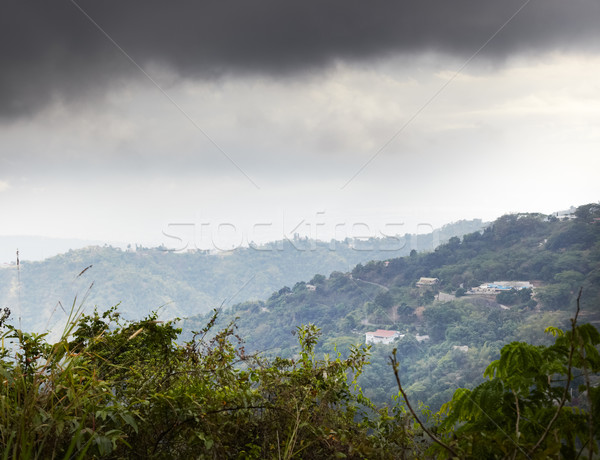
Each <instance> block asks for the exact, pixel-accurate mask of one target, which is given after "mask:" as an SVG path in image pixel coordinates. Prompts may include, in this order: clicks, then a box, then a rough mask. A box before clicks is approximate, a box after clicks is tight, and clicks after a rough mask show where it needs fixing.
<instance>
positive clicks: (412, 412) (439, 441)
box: [390, 348, 458, 457]
mask: <svg viewBox="0 0 600 460" xmlns="http://www.w3.org/2000/svg"><path fill="white" fill-rule="evenodd" d="M390 361H391V363H392V367H393V368H394V376H395V377H396V383H397V384H398V389H399V390H400V393H401V394H402V398H404V402H405V403H406V406H407V407H408V410H409V411H410V413H411V414H412V416H413V417H414V418H415V420H416V421H417V423H418V424H419V425H420V426H421V428H422V429H423V431H424V432H425V433H427V436H429V437H430V438H431V439H432V440H433V442H435V443H436V444H439V445H440V446H442V447H443V448H444V449H446V450H447V451H448V452H450V453H451V454H452V456H453V457H458V454H457V453H456V452H455V451H454V449H452V447H450V446H449V445H448V444H446V443H445V442H444V441H442V440H441V439H440V438H438V437H437V436H436V435H435V434H433V433H432V432H431V431H430V430H429V429H428V428H427V427H426V426H425V425H424V424H423V422H421V420H420V419H419V417H418V416H417V413H416V412H415V410H414V409H413V407H412V406H411V404H410V402H409V401H408V396H407V395H406V393H405V392H404V389H403V388H402V384H401V383H400V375H399V374H398V365H399V363H398V360H397V359H396V349H395V348H394V351H393V352H392V356H390Z"/></svg>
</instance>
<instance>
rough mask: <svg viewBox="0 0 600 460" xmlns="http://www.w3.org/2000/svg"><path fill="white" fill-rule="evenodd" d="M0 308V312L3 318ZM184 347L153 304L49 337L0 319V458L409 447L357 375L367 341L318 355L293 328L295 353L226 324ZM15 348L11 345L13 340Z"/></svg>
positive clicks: (410, 436)
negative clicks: (266, 348)
mask: <svg viewBox="0 0 600 460" xmlns="http://www.w3.org/2000/svg"><path fill="white" fill-rule="evenodd" d="M6 316H7V315H5V316H4V317H3V318H2V320H3V322H4V320H6ZM214 322H215V316H213V317H212V319H211V321H209V323H208V324H207V325H206V326H205V327H204V328H203V329H202V330H201V331H199V332H198V333H195V335H194V338H193V339H192V340H191V341H189V342H187V343H185V344H184V345H182V346H178V345H177V344H176V343H175V341H174V339H175V338H176V337H177V335H178V333H179V332H180V330H178V329H177V328H175V327H174V325H173V323H171V322H167V323H162V322H160V321H157V320H156V316H155V315H151V316H149V317H148V318H146V319H144V320H142V321H137V322H124V321H122V320H121V319H120V317H119V314H118V312H117V311H116V310H115V309H110V310H108V311H106V312H104V313H102V314H99V313H98V312H95V313H94V314H92V315H89V316H81V317H78V318H76V319H75V320H74V321H72V322H71V323H70V326H69V328H68V329H67V330H66V331H65V334H64V335H63V336H62V337H61V338H60V339H59V340H58V341H57V342H56V343H54V344H48V343H47V342H46V341H45V337H44V336H43V335H31V334H26V333H23V332H22V331H20V330H18V329H16V328H14V327H12V326H10V325H6V324H3V329H4V331H3V334H2V339H3V342H7V343H8V342H12V347H8V348H3V351H2V356H1V359H0V374H1V375H0V450H1V452H2V453H3V455H4V458H14V459H23V458H42V459H45V458H65V459H66V458H181V459H187V458H242V459H243V458H248V459H250V458H253V459H254V458H311V459H320V458H389V453H390V452H395V453H400V454H402V455H404V454H406V455H409V454H410V455H413V454H414V455H416V454H417V452H419V449H420V448H419V447H418V446H417V445H416V444H415V440H416V439H418V438H419V434H418V433H415V428H414V427H413V425H412V423H411V422H410V420H408V418H407V417H406V415H405V413H404V411H403V410H402V409H401V408H397V409H396V410H395V411H393V412H391V413H390V414H389V415H388V412H387V411H385V410H384V411H377V410H375V408H374V407H373V405H372V404H371V403H370V401H369V400H368V399H367V398H365V397H364V396H363V395H362V393H361V391H360V388H358V387H357V386H356V381H355V378H356V377H357V376H358V375H360V373H361V371H362V369H363V368H364V366H365V365H366V364H367V358H368V350H367V349H366V348H365V347H354V348H352V349H351V350H350V353H349V356H348V357H347V358H342V357H341V356H339V355H337V356H335V357H329V356H325V357H323V358H318V357H317V356H316V354H315V352H314V347H315V344H316V343H317V339H318V336H319V330H318V328H316V327H315V326H314V325H307V326H302V327H299V328H298V329H297V333H298V339H299V344H300V348H299V350H298V355H297V357H296V358H294V359H282V358H276V359H274V360H273V361H267V360H264V359H259V358H257V357H256V356H252V355H248V354H246V353H245V351H244V348H243V347H242V346H239V345H240V344H239V341H238V338H237V337H236V334H235V328H234V326H233V325H230V326H228V327H226V328H224V329H222V330H220V331H218V332H216V333H215V334H214V336H213V337H212V338H211V339H207V338H206V335H207V333H208V332H210V331H211V330H212V328H213V326H214ZM11 350H12V351H11Z"/></svg>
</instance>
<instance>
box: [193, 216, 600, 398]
mask: <svg viewBox="0 0 600 460" xmlns="http://www.w3.org/2000/svg"><path fill="white" fill-rule="evenodd" d="M423 277H426V278H428V279H427V280H424V281H423V280H422V282H421V283H418V284H417V282H418V281H419V280H420V279H421V278H423ZM499 280H507V281H528V282H529V281H531V282H533V285H534V286H535V288H534V289H533V291H532V290H531V289H524V290H514V291H505V292H498V293H491V294H477V295H473V294H470V293H469V289H470V288H472V287H476V286H479V285H481V284H482V283H491V282H494V281H499ZM580 287H582V288H583V296H582V307H583V312H582V314H581V315H580V319H581V320H582V321H590V322H596V323H597V324H600V321H599V320H600V309H599V308H598V307H599V305H600V206H599V205H596V204H590V205H585V206H580V207H579V208H577V210H576V211H575V212H574V213H573V214H572V215H568V216H563V217H562V218H557V217H556V216H545V215H542V214H513V215H507V216H503V217H501V218H499V219H497V220H496V221H495V222H493V223H492V224H491V225H490V226H489V227H488V228H486V229H485V231H483V232H473V233H470V234H466V235H464V236H463V237H462V238H458V237H453V238H451V239H450V240H449V241H448V243H446V244H443V245H441V246H439V247H438V248H436V249H435V250H434V251H431V252H426V253H421V254H416V253H412V254H411V255H410V256H408V257H400V258H394V259H387V260H380V261H371V262H368V263H366V264H362V263H359V264H358V265H356V266H355V267H354V268H353V269H352V270H351V271H349V272H342V271H337V272H334V273H331V275H330V276H328V277H325V276H322V275H316V276H314V277H313V278H312V279H310V280H309V281H308V283H305V282H298V283H295V284H289V285H288V286H282V287H280V288H279V289H278V290H276V291H275V292H273V293H272V295H271V296H270V297H269V298H268V299H267V300H266V301H255V302H245V303H240V304H238V305H235V306H233V307H231V308H229V309H224V310H223V311H222V312H221V314H220V320H219V321H220V324H227V323H228V322H230V321H233V320H234V319H235V318H237V320H235V321H236V324H237V326H238V334H239V335H240V336H241V337H242V338H243V339H244V340H245V341H246V348H247V350H249V351H257V352H261V353H266V354H270V355H277V356H283V357H292V356H294V354H295V353H296V352H297V348H296V345H295V342H296V339H295V337H293V335H292V332H293V331H294V329H295V327H296V326H298V325H300V324H308V323H314V324H316V325H317V326H318V327H320V328H321V330H322V332H323V340H322V341H321V343H320V351H323V352H329V353H331V352H334V345H337V347H338V349H339V350H344V349H347V347H348V345H350V344H352V343H359V342H364V341H365V332H367V331H375V330H376V329H384V330H396V331H399V332H400V333H401V335H403V337H402V338H401V339H399V340H396V341H395V342H394V344H393V345H387V346H386V345H376V346H375V348H374V349H373V363H372V366H369V368H368V369H367V370H366V371H365V374H364V375H363V376H362V377H361V379H362V385H363V388H364V389H365V393H366V394H367V395H368V396H369V397H371V398H374V399H375V400H376V401H377V402H378V403H384V402H385V401H386V400H389V397H390V395H393V394H395V393H396V392H395V390H394V385H395V382H394V381H393V375H392V373H391V371H390V370H389V368H388V367H387V366H386V359H387V357H388V356H389V355H390V353H391V350H392V347H397V348H398V349H399V350H400V356H401V363H402V375H403V378H404V379H405V386H406V387H407V388H409V390H410V391H411V393H412V394H413V395H414V396H415V397H416V398H419V399H421V400H424V401H426V402H427V403H428V404H430V405H432V407H434V408H436V407H439V406H437V404H438V403H441V402H442V401H446V400H448V399H449V398H450V397H451V395H452V391H453V390H454V389H455V388H457V387H458V386H464V387H469V386H473V385H475V384H476V383H478V382H479V381H480V380H481V375H482V373H483V367H482V366H485V365H486V364H487V363H489V361H490V360H491V359H496V358H497V357H498V354H499V350H500V348H501V347H502V345H504V344H505V343H507V342H510V341H513V340H526V341H528V342H533V343H542V342H544V340H547V338H546V337H545V336H544V334H543V330H544V328H545V327H547V326H559V327H561V326H562V327H565V326H568V318H569V317H570V315H572V313H573V308H574V302H575V298H576V296H577V292H578V290H579V288H580ZM207 319H208V317H207V316H200V317H196V318H190V319H189V320H187V321H185V322H184V323H183V328H184V331H189V330H200V328H201V326H202V325H203V324H204V323H205V322H206V321H207ZM425 336H426V338H425ZM386 398H387V399H386Z"/></svg>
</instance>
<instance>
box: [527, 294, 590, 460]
mask: <svg viewBox="0 0 600 460" xmlns="http://www.w3.org/2000/svg"><path fill="white" fill-rule="evenodd" d="M582 291H583V288H579V294H578V295H577V309H576V310H575V317H574V318H571V346H570V348H569V360H568V361H567V363H568V364H567V384H566V385H565V391H563V395H562V398H560V403H559V404H558V407H557V408H556V412H555V413H554V416H553V417H552V419H551V420H550V423H548V426H547V427H546V429H545V430H544V432H543V433H542V436H541V437H540V439H538V442H537V443H536V444H535V446H533V447H532V448H531V450H530V451H529V454H528V455H529V456H531V455H533V453H534V452H535V451H536V450H537V449H539V447H540V445H541V444H542V443H543V442H544V440H545V439H546V436H548V433H549V432H550V429H551V428H552V425H554V422H556V419H557V418H558V416H559V415H560V411H561V410H562V408H563V406H564V405H565V401H566V400H567V394H568V393H569V387H570V386H571V378H572V375H571V370H572V368H573V353H574V352H575V332H576V325H577V317H578V316H579V310H580V306H579V301H580V299H581V292H582Z"/></svg>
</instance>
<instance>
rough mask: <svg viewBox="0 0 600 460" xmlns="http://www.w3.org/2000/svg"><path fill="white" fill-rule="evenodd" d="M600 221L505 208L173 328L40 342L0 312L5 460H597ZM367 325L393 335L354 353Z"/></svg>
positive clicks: (73, 324) (594, 212) (110, 329)
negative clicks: (397, 251) (433, 245)
mask: <svg viewBox="0 0 600 460" xmlns="http://www.w3.org/2000/svg"><path fill="white" fill-rule="evenodd" d="M598 218H600V206H597V205H588V206H582V207H580V208H578V209H577V213H576V215H575V216H574V218H573V219H568V220H562V221H560V220H556V219H548V218H547V217H546V216H542V215H538V214H521V215H510V216H504V217H502V218H500V219H498V220H497V221H495V222H494V223H493V224H492V225H490V226H489V227H488V228H486V229H485V230H484V231H483V232H476V233H472V234H467V235H465V236H464V237H463V238H462V239H459V238H452V239H450V241H449V242H448V243H447V244H445V245H442V246H440V247H439V248H437V249H436V250H435V251H432V252H429V253H424V254H418V253H417V252H416V251H414V252H411V253H410V254H409V256H407V257H403V258H394V259H387V260H383V261H379V262H376V261H373V262H369V263H367V264H366V265H362V264H359V265H357V266H355V267H354V269H353V270H352V271H351V272H349V273H343V272H333V273H331V274H329V276H325V275H322V274H317V275H314V276H312V278H311V279H309V280H308V282H306V281H299V282H296V283H295V284H294V285H293V287H291V288H290V287H287V286H284V287H282V288H280V289H279V290H277V291H276V292H274V293H273V294H272V295H271V296H270V297H269V299H268V300H266V301H253V302H244V303H241V304H237V305H235V306H233V307H229V308H227V307H224V308H222V309H216V310H215V311H214V312H212V313H211V314H207V315H203V316H197V317H195V318H190V319H188V320H187V321H185V322H183V323H178V322H176V321H167V322H163V321H161V320H159V319H158V317H157V315H156V314H150V315H149V316H148V317H146V318H143V319H140V320H135V321H127V320H124V319H123V318H122V316H121V315H120V312H119V310H118V307H114V308H110V309H108V310H107V311H104V312H101V311H94V312H92V313H91V314H88V315H86V314H82V313H83V307H81V309H79V310H77V309H75V310H73V311H71V312H70V313H71V321H69V322H68V324H67V327H66V328H65V330H64V331H63V333H62V335H61V336H60V337H59V338H58V340H56V341H54V342H51V341H47V339H48V337H47V336H46V335H45V334H41V335H39V334H29V333H27V332H26V331H22V330H20V329H19V328H17V327H15V326H14V318H11V312H10V311H9V309H4V310H3V311H2V312H0V313H1V314H0V330H1V331H2V335H1V338H2V343H3V347H2V350H1V353H0V371H1V374H0V392H1V396H2V397H1V398H0V446H2V448H3V449H4V454H5V456H6V457H7V458H29V457H35V458H51V457H54V458H137V457H139V458H181V459H183V458H190V457H198V458H241V459H255V458H306V459H321V458H352V459H362V458H379V459H388V458H440V459H450V458H465V459H473V460H476V459H480V458H489V459H546V458H577V457H581V456H585V457H587V458H595V457H594V454H595V453H597V452H598V437H599V435H600V421H599V420H598V414H599V413H600V390H599V388H600V387H599V386H598V382H599V380H598V379H599V377H600V353H599V349H598V348H599V346H600V333H599V332H598V330H597V328H596V327H595V326H594V324H597V323H598V322H599V312H598V308H597V306H598V302H599V300H600V298H599V295H600V283H599V282H598V281H599V280H598V267H599V266H600V223H599V222H598ZM492 281H494V283H491V282H492ZM511 281H512V282H513V285H516V284H515V283H514V282H515V281H520V282H522V283H523V284H524V285H525V286H527V287H523V288H520V287H519V288H518V289H517V288H513V289H508V288H505V287H506V285H508V284H510V282H511ZM530 284H531V285H532V286H533V288H530V287H528V286H530ZM482 285H483V287H482V288H480V289H477V287H478V286H482ZM489 286H492V287H491V288H490V287H489ZM498 286H500V287H499V288H498V292H495V291H493V290H494V289H496V287H498ZM490 289H491V290H490ZM569 319H570V321H569ZM178 326H183V327H184V328H185V330H184V331H183V335H182V336H180V334H181V333H182V330H181V329H179V327H178ZM376 328H380V329H386V330H388V331H389V330H395V331H397V333H398V334H400V335H402V337H398V338H396V339H395V340H394V341H392V343H389V344H379V343H375V344H373V345H372V346H371V347H368V346H366V345H365V344H364V343H363V342H364V340H365V332H367V331H373V330H374V329H376ZM191 330H193V331H194V332H191ZM421 402H424V403H425V404H427V405H428V406H429V409H427V408H426V407H423V406H422V405H421ZM434 412H435V413H434Z"/></svg>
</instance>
